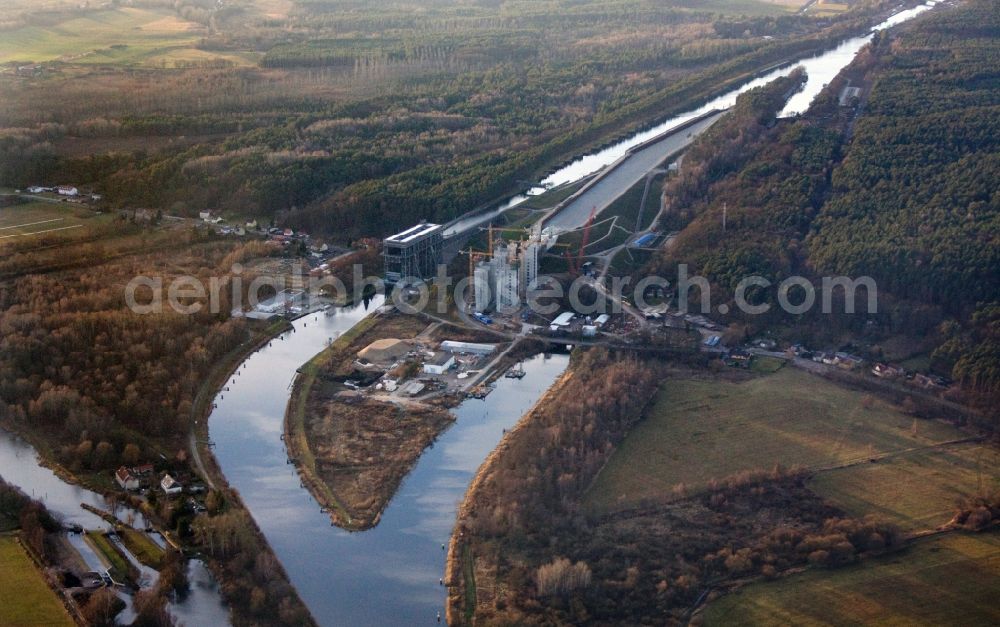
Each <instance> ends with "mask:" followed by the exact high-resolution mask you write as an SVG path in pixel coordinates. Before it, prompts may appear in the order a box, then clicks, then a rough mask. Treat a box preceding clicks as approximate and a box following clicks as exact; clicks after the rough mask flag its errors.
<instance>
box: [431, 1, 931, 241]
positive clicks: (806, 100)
mask: <svg viewBox="0 0 1000 627" xmlns="http://www.w3.org/2000/svg"><path fill="white" fill-rule="evenodd" d="M937 4H940V2H939V0H931V1H929V2H927V3H926V4H921V5H919V6H916V7H913V8H911V9H906V10H903V11H900V12H898V13H896V14H894V15H892V16H891V17H889V18H888V19H886V20H885V21H883V22H881V23H880V24H877V25H876V26H874V27H872V28H871V30H870V32H868V33H866V34H864V35H860V36H858V37H851V38H849V39H846V40H844V41H843V42H841V43H840V44H838V45H837V46H835V47H834V48H832V49H830V50H826V51H824V52H821V53H819V54H816V55H812V56H809V57H803V58H801V59H799V60H797V61H794V62H792V63H789V64H787V65H784V66H782V67H780V68H778V69H775V70H772V71H770V72H767V73H765V74H763V75H761V76H759V77H757V78H755V79H753V80H750V81H747V82H746V83H744V84H742V85H740V86H739V87H737V88H736V89H733V90H731V91H728V92H726V93H724V94H722V95H721V96H718V97H716V98H712V99H711V100H709V101H708V102H706V103H705V104H703V105H701V106H700V107H698V108H696V109H692V110H691V111H688V112H686V113H682V114H680V115H677V116H674V117H672V118H670V119H668V120H665V121H663V122H661V123H659V124H657V125H656V126H653V127H651V128H649V129H646V130H644V131H640V132H637V133H634V134H633V135H631V136H629V137H627V138H626V139H623V140H621V141H618V142H615V143H614V144H612V145H610V146H606V147H604V148H602V149H600V150H597V151H595V152H593V153H591V154H588V155H584V156H582V157H579V158H578V159H575V160H574V161H572V162H571V163H569V164H567V165H565V166H563V167H561V168H559V169H557V170H556V171H555V172H552V173H551V174H549V175H548V176H547V177H545V178H544V179H542V181H541V182H540V183H539V184H538V186H536V187H534V188H532V189H530V190H528V191H527V192H526V193H524V194H519V195H517V196H514V197H512V198H510V199H508V200H506V201H504V202H503V203H501V204H500V205H499V206H497V207H495V208H494V209H492V210H491V211H488V212H485V213H480V214H478V215H475V216H470V217H468V218H463V219H460V220H458V221H457V222H455V223H454V224H452V225H450V226H449V227H448V230H447V231H446V233H445V236H446V237H450V236H453V235H457V234H459V233H463V232H465V231H467V230H468V229H471V228H474V227H475V226H477V225H479V224H482V223H483V222H485V221H486V220H489V219H491V218H494V217H496V216H498V215H500V214H501V213H503V212H504V211H507V210H508V209H512V208H514V207H516V206H518V205H520V204H521V203H522V202H524V201H526V200H527V199H528V198H529V197H531V196H537V195H539V194H542V193H544V192H545V191H546V189H548V188H550V187H556V186H559V185H565V184H567V183H574V182H577V181H580V180H582V179H584V178H586V177H588V176H590V175H592V174H594V173H595V172H598V171H599V170H601V169H602V168H605V167H607V166H609V165H611V164H612V163H615V162H616V161H618V160H619V159H621V158H622V157H624V156H625V155H626V153H628V151H629V150H631V149H632V148H634V147H636V146H638V145H639V144H642V143H643V142H647V141H649V140H651V139H653V138H654V137H657V136H658V135H662V134H664V133H666V132H667V131H669V130H670V129H672V128H675V127H677V126H680V125H681V124H684V123H685V122H688V121H690V120H693V119H694V118H697V117H698V116H701V115H704V114H705V113H708V112H709V111H712V110H713V109H719V110H722V109H727V108H729V107H731V106H733V104H735V103H736V97H737V96H739V95H740V94H742V93H744V92H746V91H747V90H750V89H753V88H754V87H760V86H761V85H766V84H767V83H769V82H771V81H773V80H774V79H776V78H778V77H780V76H787V75H789V74H791V73H792V71H793V70H794V69H795V68H797V67H802V68H804V69H805V71H806V74H807V76H808V79H807V81H806V84H805V85H804V86H803V87H802V89H801V90H800V91H799V92H798V93H796V94H794V95H793V96H792V97H791V98H790V99H789V101H788V103H787V104H786V105H785V108H784V109H783V110H782V111H781V113H780V114H779V117H790V116H793V115H796V114H799V113H804V112H805V110H806V109H808V108H809V105H810V103H812V101H813V99H815V98H816V96H817V95H819V93H820V91H822V90H823V88H824V87H825V86H826V85H827V84H828V83H829V82H830V81H831V80H833V77H835V76H836V75H837V74H838V73H839V72H840V71H841V70H842V69H844V68H845V67H847V65H848V64H849V63H850V62H851V61H852V60H853V59H854V57H855V56H856V55H857V54H858V52H859V51H860V50H861V48H863V47H864V46H865V44H867V43H868V42H869V41H871V39H872V35H873V34H874V32H875V31H877V30H884V29H886V28H891V27H893V26H896V25H898V24H902V23H903V22H906V21H908V20H910V19H913V18H914V17H916V16H917V15H920V14H921V13H923V12H924V11H927V10H929V9H931V8H933V7H934V6H936V5H937ZM705 128H708V127H707V126H705V127H703V128H702V127H700V128H698V129H695V131H696V132H695V133H694V134H695V135H696V134H697V132H700V131H703V130H704V129H705ZM684 135H685V136H686V135H687V132H685V133H684ZM676 149H677V147H676V142H663V150H662V156H661V157H660V160H661V161H662V160H663V159H665V158H666V157H667V156H668V155H669V154H670V153H671V152H673V151H675V150H676ZM644 152H645V151H644ZM644 156H645V157H646V158H648V154H644ZM628 161H629V160H626V161H625V162H624V163H622V164H621V166H619V167H624V168H628V167H630V166H629V164H628ZM643 167H645V168H646V169H645V171H643V172H641V173H640V174H639V175H638V176H637V177H631V178H630V177H621V178H622V182H621V185H620V186H619V187H620V188H619V189H615V190H613V191H608V192H607V193H608V194H613V196H614V197H616V198H617V197H618V196H620V195H621V194H624V193H625V192H626V191H627V190H628V188H629V187H630V186H631V185H632V183H634V181H635V180H638V178H640V177H641V176H642V175H644V174H645V172H648V171H649V168H648V167H646V166H645V165H643ZM579 204H580V206H581V207H584V208H583V209H576V208H574V210H573V211H572V213H573V214H575V215H574V216H573V217H572V219H570V218H568V217H567V218H565V219H564V218H561V217H560V218H559V219H560V220H562V221H564V222H565V225H569V226H572V225H578V224H582V223H583V222H584V221H586V219H587V216H588V215H589V212H590V209H591V206H592V204H593V203H589V202H588V203H579ZM561 215H562V212H560V216H561ZM581 216H582V217H581Z"/></svg>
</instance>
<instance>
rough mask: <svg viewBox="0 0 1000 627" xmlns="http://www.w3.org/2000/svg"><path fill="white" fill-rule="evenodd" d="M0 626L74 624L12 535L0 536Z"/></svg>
mask: <svg viewBox="0 0 1000 627" xmlns="http://www.w3.org/2000/svg"><path fill="white" fill-rule="evenodd" d="M0 599H2V602H0V625H25V626H28V625H74V624H75V623H74V622H73V620H72V619H71V618H70V616H69V614H68V613H67V612H66V609H65V608H64V607H63V605H62V603H61V602H60V601H59V597H58V596H56V593H55V592H53V590H52V588H50V587H49V585H48V584H47V583H46V582H45V578H44V577H43V576H42V574H41V572H39V570H38V568H37V566H36V565H35V563H34V561H33V560H32V559H31V558H30V557H29V555H28V553H27V552H26V551H25V549H24V547H22V546H21V543H20V542H19V541H18V539H17V537H16V536H15V535H12V534H2V535H0Z"/></svg>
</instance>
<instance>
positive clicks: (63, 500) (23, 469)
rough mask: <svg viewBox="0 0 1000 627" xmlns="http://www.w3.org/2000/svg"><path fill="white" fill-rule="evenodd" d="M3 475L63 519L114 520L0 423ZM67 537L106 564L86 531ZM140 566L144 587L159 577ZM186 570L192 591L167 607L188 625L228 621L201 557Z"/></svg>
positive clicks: (96, 523) (99, 524)
mask: <svg viewBox="0 0 1000 627" xmlns="http://www.w3.org/2000/svg"><path fill="white" fill-rule="evenodd" d="M0 477H3V479H4V481H6V482H7V483H9V484H11V485H15V486H17V487H19V488H20V489H21V490H22V491H23V492H24V493H25V494H27V495H28V496H31V497H32V498H36V499H38V500H40V501H41V502H42V503H44V504H45V507H46V508H48V510H49V511H50V512H52V513H53V514H54V515H55V516H56V517H57V518H59V519H60V520H61V521H62V522H63V524H66V525H71V524H77V525H80V526H81V527H83V528H85V529H107V528H109V527H110V526H111V525H109V524H108V523H107V522H106V521H105V520H103V519H102V518H101V517H100V516H98V515H96V514H94V513H92V512H89V511H87V510H85V509H83V508H82V507H80V505H81V504H82V503H86V504H87V505H91V506H93V507H96V508H98V509H101V510H105V511H110V506H109V504H108V502H107V501H106V500H105V499H104V497H103V496H101V495H100V494H97V493H96V492H91V491H90V490H87V489H85V488H82V487H80V486H78V485H73V484H69V483H66V482H65V481H63V480H62V479H60V478H59V477H58V476H57V475H56V474H55V473H54V472H53V471H52V470H50V469H49V468H46V467H45V466H42V465H41V464H40V463H39V459H38V455H37V453H36V452H35V449H34V448H32V446H31V445H30V444H28V443H27V442H25V441H24V440H23V439H21V438H19V437H17V436H16V435H14V434H12V433H10V432H8V431H4V430H3V429H0ZM115 514H116V516H118V518H119V519H121V520H124V521H126V522H129V518H131V521H132V522H133V524H134V525H135V526H136V527H142V526H144V525H145V523H144V522H143V520H142V515H141V514H139V513H137V512H134V511H132V510H129V509H127V508H124V507H121V506H119V507H118V509H117V511H116V512H115ZM153 537H154V540H155V539H156V538H158V537H159V536H158V535H156V534H154V535H153ZM67 539H68V540H69V543H70V544H71V545H72V546H73V548H74V549H76V551H77V553H79V554H80V557H81V558H82V559H83V561H84V562H85V563H86V564H87V567H88V568H90V569H91V570H95V571H103V570H104V565H103V564H102V563H101V560H100V558H99V557H98V556H97V553H96V552H95V551H94V550H93V549H92V548H91V547H90V545H89V544H87V543H86V542H84V540H83V535H81V534H72V533H70V534H67ZM126 551H127V550H126ZM139 571H140V573H142V587H143V588H148V587H150V586H152V585H153V584H154V583H156V577H157V573H156V571H155V570H152V569H150V568H147V567H145V566H141V565H139ZM187 572H188V582H189V583H190V585H191V588H190V591H189V592H188V594H186V595H185V596H184V597H183V598H180V599H176V600H174V601H171V602H170V603H169V604H168V606H167V609H168V610H169V611H170V613H171V615H173V616H174V618H175V619H177V620H178V621H179V622H181V623H183V624H186V625H224V624H227V623H228V622H229V610H228V608H227V607H226V606H225V604H224V603H223V601H222V596H221V594H220V592H219V587H218V584H217V582H216V581H215V578H214V577H213V576H212V573H211V572H210V571H209V570H208V568H207V567H206V566H205V564H204V563H203V562H201V561H200V560H196V559H192V560H188V570H187ZM119 597H120V598H121V599H122V600H123V601H125V604H126V608H125V610H123V611H122V613H121V614H119V615H118V621H119V622H120V623H122V624H125V623H129V622H131V621H132V619H133V618H134V614H133V612H132V598H131V596H129V595H128V594H126V593H124V592H120V593H119Z"/></svg>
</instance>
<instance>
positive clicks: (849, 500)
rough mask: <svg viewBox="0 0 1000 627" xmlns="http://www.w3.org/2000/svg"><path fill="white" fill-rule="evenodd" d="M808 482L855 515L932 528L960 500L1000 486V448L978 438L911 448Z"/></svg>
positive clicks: (914, 527)
mask: <svg viewBox="0 0 1000 627" xmlns="http://www.w3.org/2000/svg"><path fill="white" fill-rule="evenodd" d="M810 487H811V488H812V489H813V490H814V491H816V492H817V493H818V494H819V495H820V496H823V497H824V498H826V499H828V500H830V501H832V502H833V503H835V504H837V505H838V506H840V507H842V508H843V509H844V510H845V511H847V512H848V513H850V514H852V515H855V516H859V517H860V516H865V515H867V514H877V515H879V516H881V517H884V518H886V519H888V520H891V521H893V522H895V523H897V524H899V525H900V526H901V527H903V528H905V529H908V530H920V529H932V528H934V527H937V526H938V525H942V524H944V523H947V522H948V521H949V520H951V517H952V516H953V515H954V513H955V507H954V506H955V502H956V501H957V500H959V499H963V498H965V497H969V496H974V495H977V494H990V493H992V492H995V491H996V490H998V489H1000V451H998V450H997V449H996V448H994V447H992V446H989V445H979V444H961V445H955V446H949V447H947V448H942V449H935V450H924V451H913V452H909V453H905V454H903V455H900V456H897V457H892V458H889V459H886V460H880V461H879V462H878V463H876V464H862V465H858V466H851V467H849V468H841V469H837V470H832V471H829V472H823V473H820V474H818V475H817V476H815V477H814V478H813V479H812V481H811V484H810Z"/></svg>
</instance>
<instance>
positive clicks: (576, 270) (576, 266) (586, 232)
mask: <svg viewBox="0 0 1000 627" xmlns="http://www.w3.org/2000/svg"><path fill="white" fill-rule="evenodd" d="M595 217H597V207H594V208H593V209H591V210H590V217H589V218H587V222H586V223H585V224H584V225H583V239H582V240H581V241H580V250H578V251H577V252H576V257H575V258H573V257H570V260H569V261H570V265H569V269H570V271H571V272H572V273H573V274H580V262H581V261H583V251H584V249H586V248H587V244H589V243H590V227H591V226H593V225H594V218H595Z"/></svg>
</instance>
